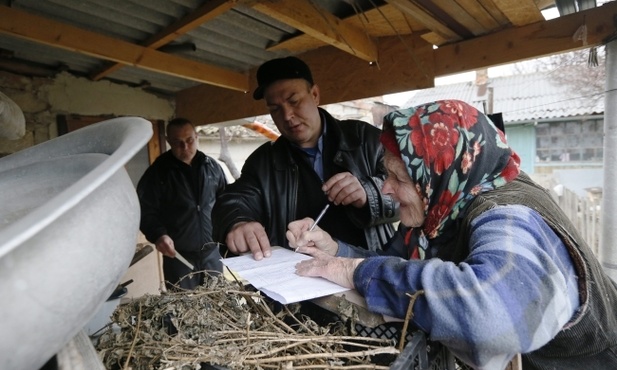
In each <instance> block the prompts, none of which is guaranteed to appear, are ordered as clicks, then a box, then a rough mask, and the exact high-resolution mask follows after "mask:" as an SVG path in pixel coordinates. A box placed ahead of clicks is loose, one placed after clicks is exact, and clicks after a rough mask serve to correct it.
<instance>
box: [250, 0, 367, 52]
mask: <svg viewBox="0 0 617 370" xmlns="http://www.w3.org/2000/svg"><path fill="white" fill-rule="evenodd" d="M251 6H252V7H253V9H255V10H257V11H259V12H261V13H263V14H265V15H267V16H269V17H272V18H274V19H276V20H278V21H280V22H283V23H285V24H288V25H289V26H291V27H293V28H296V29H298V30H300V31H302V32H304V33H305V34H307V35H309V36H311V37H314V38H316V39H318V40H321V41H323V42H325V43H326V44H329V45H332V46H334V47H336V48H337V49H340V50H343V51H345V52H347V53H349V54H352V55H355V56H356V57H358V58H360V59H363V60H365V61H367V62H376V61H378V54H377V45H376V44H375V42H374V41H373V40H372V39H371V38H370V37H369V35H368V34H367V33H366V32H364V30H362V29H359V28H356V27H353V26H351V25H349V24H348V23H345V22H343V21H342V20H341V19H339V18H337V17H335V16H333V15H331V14H330V13H329V12H327V11H326V10H323V9H319V8H317V5H315V4H314V3H313V2H311V1H305V0H274V1H267V2H257V3H254V4H251Z"/></svg>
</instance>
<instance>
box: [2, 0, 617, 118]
mask: <svg viewBox="0 0 617 370" xmlns="http://www.w3.org/2000/svg"><path fill="white" fill-rule="evenodd" d="M557 5H558V7H559V8H560V10H561V13H562V15H563V16H562V17H560V18H563V20H559V19H558V20H553V21H545V20H544V18H543V17H542V14H541V10H542V9H544V8H547V7H551V6H555V4H554V3H553V2H552V1H551V0H436V1H429V0H385V1H384V0H209V1H200V0H148V1H145V0H122V1H115V0H46V1H41V0H0V69H2V70H7V71H11V72H14V73H18V74H23V75H32V76H53V75H55V74H56V73H58V72H60V71H68V72H70V73H72V74H74V75H77V76H84V77H87V78H90V79H92V80H101V79H109V80H112V81H115V82H120V83H125V84H129V85H131V86H134V87H139V88H142V89H145V90H147V91H151V92H155V93H158V94H163V95H166V96H171V97H175V98H176V99H177V100H179V104H178V107H179V109H180V110H182V109H184V108H183V107H184V106H185V104H184V103H183V100H185V99H186V97H185V95H184V94H187V92H190V93H191V94H192V95H193V94H200V93H201V94H204V93H206V92H207V93H208V94H209V96H212V95H214V93H216V95H217V96H220V98H221V101H222V102H229V103H228V104H222V107H221V110H222V109H226V110H227V111H230V110H233V109H230V107H233V106H234V105H235V106H238V105H247V108H246V111H242V110H241V111H239V112H237V114H239V115H240V116H238V117H236V118H241V117H246V116H249V115H250V114H249V113H253V114H254V113H261V112H257V111H255V110H256V108H255V106H254V105H252V103H251V102H248V103H247V104H244V101H243V100H241V99H245V97H243V96H242V94H244V93H245V92H249V91H251V90H252V89H253V88H254V86H253V84H254V82H253V76H254V72H255V69H256V68H257V66H259V65H260V64H261V63H262V62H264V61H266V60H268V59H272V58H275V57H281V56H287V55H297V56H299V57H301V58H304V59H305V60H307V61H308V62H309V64H310V65H311V67H312V68H314V69H315V73H314V74H315V75H316V76H315V77H316V80H317V81H322V80H324V79H325V80H331V79H333V78H336V79H340V78H339V77H340V76H345V75H350V71H353V72H355V73H357V74H358V75H357V76H350V77H349V79H350V80H349V81H344V80H343V81H340V83H339V84H337V85H336V86H334V87H330V88H329V89H328V90H326V91H324V92H323V94H322V102H323V103H324V104H326V103H333V102H338V101H344V100H352V99H357V98H362V97H369V96H376V95H380V94H385V93H392V92H398V91H406V90H412V89H416V88H425V87H431V86H432V84H433V81H434V77H436V76H443V75H447V74H452V73H458V72H463V71H468V70H473V69H476V68H480V67H486V66H491V65H496V64H503V63H507V62H513V61H517V60H521V59H529V58H533V57H537V56H541V55H548V54H551V53H555V52H559V51H567V50H572V49H576V48H582V47H585V46H593V45H597V44H598V43H601V42H602V40H603V39H605V38H606V37H607V35H610V34H612V33H613V32H614V29H615V27H614V25H613V24H612V16H613V15H615V13H616V12H617V6H614V5H615V4H608V5H610V6H609V7H607V9H608V10H607V11H604V12H601V11H599V10H598V9H593V8H595V6H596V2H595V0H585V1H576V2H574V1H573V0H559V1H558V4H557ZM586 8H591V9H589V10H585V9H586ZM566 13H574V14H570V15H567V16H566V15H565V14H566ZM585 17H586V18H585ZM581 19H586V21H585V22H586V23H588V34H587V40H586V43H587V45H583V43H581V42H573V41H572V34H573V33H574V31H575V30H576V27H578V26H575V25H576V24H577V23H581ZM548 22H552V23H550V24H549V23H548ZM545 23H546V24H545ZM579 26H580V25H579ZM487 45H490V48H487ZM437 46H438V47H439V48H438V49H435V48H434V47H437ZM347 58H349V59H347ZM368 68H371V69H370V71H371V73H367V72H366V71H364V70H362V69H367V71H368ZM351 74H353V73H351ZM320 77H321V78H320ZM352 78H353V80H352ZM353 81H359V82H358V83H355V82H353ZM202 89H205V90H202ZM212 89H213V90H212ZM322 90H324V89H323V86H322ZM237 92H240V93H241V94H237ZM186 105H188V103H186ZM219 105H221V104H219ZM186 113H187V115H191V114H197V113H196V112H192V111H190V112H186ZM200 114H201V115H202V116H203V115H206V116H212V117H211V119H205V120H206V121H208V120H210V121H212V120H216V119H219V120H223V119H230V118H233V117H232V116H233V115H232V114H228V113H221V112H217V111H212V112H200Z"/></svg>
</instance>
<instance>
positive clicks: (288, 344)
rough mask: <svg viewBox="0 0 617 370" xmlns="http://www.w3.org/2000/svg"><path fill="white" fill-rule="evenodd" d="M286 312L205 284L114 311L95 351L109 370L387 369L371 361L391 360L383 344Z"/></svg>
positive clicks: (229, 287)
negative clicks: (387, 357)
mask: <svg viewBox="0 0 617 370" xmlns="http://www.w3.org/2000/svg"><path fill="white" fill-rule="evenodd" d="M294 310H295V306H294V305H287V306H282V307H277V310H276V311H277V312H276V313H275V311H274V310H273V307H272V305H271V303H268V300H267V299H264V297H263V296H262V295H260V294H259V293H258V292H254V291H251V290H247V289H245V288H244V287H242V286H240V285H238V284H236V283H233V282H229V281H227V280H225V279H224V278H209V279H207V282H206V284H204V285H203V286H201V287H199V288H198V289H196V290H193V291H187V292H168V293H163V294H161V295H146V296H144V297H141V298H139V299H134V300H132V301H131V302H129V303H128V304H124V305H120V306H119V307H118V309H117V310H116V311H115V312H114V315H113V318H112V322H113V323H114V325H113V326H110V327H109V328H108V329H107V330H106V332H105V333H104V334H103V335H102V336H101V337H100V338H99V341H98V344H97V345H96V349H97V351H98V352H99V355H100V357H101V359H102V361H103V363H104V364H105V367H106V368H107V369H110V370H115V369H131V370H141V369H166V370H172V369H177V370H180V369H185V370H188V369H200V368H201V369H204V368H206V367H208V366H215V367H216V368H220V369H229V370H235V369H387V368H388V367H387V366H384V365H378V364H375V363H373V362H374V361H372V359H373V358H374V356H384V355H385V356H390V355H396V354H398V353H399V351H398V350H397V349H396V348H395V347H393V345H392V342H390V341H388V340H385V339H376V338H365V337H358V336H350V335H344V333H337V332H336V330H332V328H330V327H328V328H326V327H323V326H319V325H317V324H316V323H315V321H313V320H311V319H310V318H308V317H306V316H305V315H296V314H295V313H294V312H293V311H294ZM296 311H297V310H296ZM297 316H298V317H297Z"/></svg>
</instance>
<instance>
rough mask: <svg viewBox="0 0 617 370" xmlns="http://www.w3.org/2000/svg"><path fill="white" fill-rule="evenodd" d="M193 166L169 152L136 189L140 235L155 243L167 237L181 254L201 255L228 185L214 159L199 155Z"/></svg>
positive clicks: (141, 180)
mask: <svg viewBox="0 0 617 370" xmlns="http://www.w3.org/2000/svg"><path fill="white" fill-rule="evenodd" d="M193 164H194V166H192V167H191V166H189V165H187V164H186V163H184V162H182V161H180V160H178V159H177V158H175V157H174V156H173V155H172V153H171V151H167V152H165V153H163V154H162V155H161V156H159V157H158V158H157V159H156V161H154V163H153V164H152V166H150V167H149V168H148V169H147V170H146V172H145V173H144V175H143V176H142V178H141V179H140V180H139V183H138V185H137V193H138V195H139V201H140V204H141V225H140V228H141V231H142V232H143V233H144V235H145V236H146V238H147V239H148V241H150V242H152V243H154V242H156V240H157V239H158V238H159V237H160V236H161V235H164V234H168V235H169V236H170V237H171V238H172V239H173V241H174V245H175V248H176V250H177V251H179V252H180V253H181V254H182V252H198V251H200V249H201V248H202V246H203V245H204V244H205V243H207V242H212V241H213V239H212V220H211V212H212V207H213V206H214V203H215V201H216V197H217V195H218V194H219V193H220V192H221V191H222V190H223V189H224V188H225V185H226V183H227V181H226V178H225V173H224V172H223V169H222V168H221V166H220V165H219V164H218V163H217V162H216V161H215V160H214V159H213V158H211V157H208V156H206V155H205V154H204V153H202V152H200V151H197V154H196V155H195V158H194V159H193ZM192 171H196V173H195V174H193V173H192ZM193 175H196V176H193Z"/></svg>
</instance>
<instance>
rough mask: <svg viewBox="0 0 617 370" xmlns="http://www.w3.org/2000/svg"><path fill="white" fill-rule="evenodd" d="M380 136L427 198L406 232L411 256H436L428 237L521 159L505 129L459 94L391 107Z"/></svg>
mask: <svg viewBox="0 0 617 370" xmlns="http://www.w3.org/2000/svg"><path fill="white" fill-rule="evenodd" d="M381 142H382V144H383V145H384V147H385V148H386V150H389V151H390V152H392V153H394V154H396V155H398V156H400V157H401V158H402V159H403V161H404V162H405V164H406V166H407V172H408V173H409V175H410V176H411V178H412V180H413V181H414V182H415V184H416V189H417V190H418V193H419V194H420V196H421V197H422V200H423V201H424V204H425V210H424V211H425V216H426V219H425V221H424V224H423V225H422V227H420V228H415V229H411V230H409V231H408V232H407V235H406V236H405V242H406V243H405V244H406V245H407V246H408V248H409V251H408V252H409V256H408V257H409V258H414V259H425V258H430V257H432V256H434V254H435V252H434V251H432V249H431V248H428V247H429V244H430V241H431V240H434V239H436V238H438V237H440V236H444V235H445V234H448V232H449V231H452V230H450V229H451V228H452V226H453V225H454V222H455V220H456V219H457V217H458V216H459V214H461V211H462V210H463V209H464V208H465V206H466V205H467V204H469V203H470V202H471V201H472V200H473V199H474V198H475V197H476V196H477V195H478V194H480V193H482V192H485V191H489V190H492V189H495V188H498V187H500V186H503V185H505V184H506V183H508V182H510V181H512V180H513V179H515V178H516V177H517V176H518V174H519V172H520V169H519V164H520V159H519V157H518V155H517V154H516V153H515V152H514V151H513V150H512V149H511V148H510V147H509V146H508V144H507V143H506V139H505V135H504V133H503V132H502V131H501V130H499V129H497V128H496V127H495V125H493V123H492V122H491V121H490V119H489V118H488V117H487V116H485V115H484V114H483V113H481V112H479V111H478V110H477V109H475V108H474V107H472V106H470V105H469V104H467V103H464V102H462V101H458V100H442V101H436V102H432V103H427V104H423V105H420V106H417V107H414V108H408V109H401V110H398V111H395V112H392V113H389V114H388V115H386V116H385V117H384V127H383V133H382V135H381Z"/></svg>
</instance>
